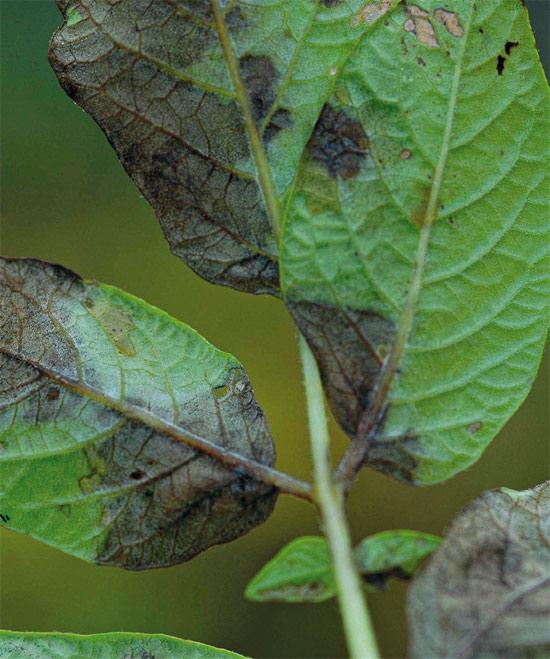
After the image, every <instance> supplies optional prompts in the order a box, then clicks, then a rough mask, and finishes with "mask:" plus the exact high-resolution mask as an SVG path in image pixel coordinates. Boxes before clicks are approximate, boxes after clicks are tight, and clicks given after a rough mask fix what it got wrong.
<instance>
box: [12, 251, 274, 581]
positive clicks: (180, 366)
mask: <svg viewBox="0 0 550 659" xmlns="http://www.w3.org/2000/svg"><path fill="white" fill-rule="evenodd" d="M212 447H213V448H216V447H218V448H219V447H222V448H223V449H224V450H225V451H226V452H231V454H232V455H234V454H238V455H240V456H244V457H245V458H248V459H249V460H254V461H255V462H257V463H262V464H264V465H271V464H272V463H273V460H274V449H273V445H272V440H271V435H270V433H269V430H268V428H267V425H266V421H265V418H264V416H263V413H262V411H261V410H260V408H259V407H258V404H257V403H256V400H255V398H254V395H253V393H252V390H251V387H250V382H249V380H248V378H247V376H246V374H245V372H244V370H243V368H242V366H241V365H240V364H239V362H237V360H236V359H235V358H234V357H232V356H231V355H228V354H226V353H223V352H220V351H219V350H217V349H216V348H214V347H213V346H212V345H211V344H209V343H208V342H207V341H206V340H204V339H203V338H202V337H200V336H199V335H198V334H197V333H196V332H194V331H193V330H192V329H191V328H189V327H187V326H186V325H183V324H182V323H180V322H178V321H176V320H174V319H172V318H170V317H169V316H167V315H166V314H165V313H163V312H161V311H159V310H158V309H156V308H154V307H152V306H150V305H148V304H146V303H144V302H143V301H141V300H139V299H137V298H134V297H132V296H130V295H128V294H126V293H124V292H122V291H120V290H118V289H115V288H112V287H109V286H105V285H102V284H98V283H95V282H87V281H83V280H81V279H80V278H79V277H78V276H77V275H75V274H74V273H72V272H69V271H68V270H66V269H64V268H62V267H60V266H54V265H49V264H45V263H42V262H39V261H34V260H26V259H14V260H11V259H2V260H0V510H1V511H2V513H3V514H5V515H7V516H9V522H8V523H7V527H8V528H10V529H13V530H17V531H22V532H25V533H29V534H31V535H33V536H34V537H36V538H39V539H40V540H42V541H44V542H47V543H49V544H52V545H54V546H56V547H59V548H61V549H63V550H64V551H66V552H69V553H71V554H74V555H76V556H79V557H81V558H84V559H86V560H90V561H95V562H98V563H103V564H108V565H116V566H120V567H125V568H129V569H144V568H149V567H160V566H167V565H172V564H174V563H178V562H181V561H185V560H188V559H190V558H192V557H193V556H195V555H196V554H197V553H199V552H200V551H202V550H204V549H206V548H208V547H210V546H211V545H213V544H217V543H220V542H228V541H230V540H233V539H235V538H237V537H238V536H240V535H242V534H243V533H245V532H247V531H249V530H250V529H251V528H253V527H254V526H255V525H257V524H259V523H261V522H262V521H264V520H265V519H266V518H267V517H268V516H269V514H270V513H271V511H272V509H273V505H274V502H275V498H276V491H275V490H274V489H273V488H272V487H269V486H267V485H264V484H262V483H259V482H257V481H256V480H254V479H252V478H250V477H248V476H246V475H244V474H243V473H240V472H239V471H235V470H233V469H232V468H230V467H228V466H224V465H222V464H220V463H219V462H218V461H216V460H214V459H213V458H212V457H209V455H208V453H209V450H210V448H212Z"/></svg>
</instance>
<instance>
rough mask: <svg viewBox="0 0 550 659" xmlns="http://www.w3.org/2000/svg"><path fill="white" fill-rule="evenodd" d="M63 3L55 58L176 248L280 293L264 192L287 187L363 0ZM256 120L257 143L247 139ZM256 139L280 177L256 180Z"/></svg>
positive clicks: (351, 41) (215, 269) (244, 282)
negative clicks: (344, 0)
mask: <svg viewBox="0 0 550 659" xmlns="http://www.w3.org/2000/svg"><path fill="white" fill-rule="evenodd" d="M57 4H58V6H59V8H60V10H61V11H62V12H63V14H64V17H65V22H64V24H63V25H62V26H61V28H60V29H59V30H58V31H57V32H56V34H55V35H54V37H53V40H52V43H51V48H50V60H51V64H52V66H53V69H54V71H55V73H56V75H57V77H58V78H59V81H60V83H61V85H62V86H63V88H64V89H65V90H66V91H67V93H68V94H69V95H70V96H71V97H72V98H73V99H74V100H75V101H76V102H77V103H78V104H79V105H80V106H81V107H82V108H83V109H84V110H86V112H88V113H89V114H90V115H91V116H92V117H93V118H94V119H95V121H96V122H97V123H98V124H99V125H100V126H101V128H102V129H103V131H104V132H105V134H106V135H107V137H108V139H109V141H110V142H111V143H112V145H113V146H114V148H115V149H116V151H117V154H118V156H119V158H120V160H121V161H122V164H123V165H124V167H125V168H126V170H127V172H128V173H129V174H130V176H131V177H132V178H133V180H134V181H135V182H136V184H137V185H138V186H139V188H140V189H141V191H142V192H143V194H144V195H145V197H146V198H147V199H148V200H149V202H150V203H151V205H152V206H153V208H154V209H155V211H156V213H157V215H158V218H159V220H160V223H161V225H162V227H163V230H164V233H165V235H166V238H167V240H168V242H169V243H170V246H171V249H172V251H173V252H174V253H175V254H177V255H178V256H180V257H181V258H182V259H184V260H185V261H186V262H187V263H188V264H189V265H190V266H191V267H192V268H193V269H194V270H195V271H196V272H198V273H199V274H200V275H202V276H203V277H205V278H206V279H208V280H210V281H212V282H215V283H219V284H226V285H229V286H233V287H235V288H238V289H241V290H245V291H250V292H255V293H259V292H271V293H277V291H278V264H277V251H278V250H277V245H276V241H275V239H274V236H273V233H272V230H271V223H276V222H275V220H273V218H271V220H272V221H271V222H270V221H269V220H268V216H267V213H266V208H268V207H269V206H270V205H269V203H264V199H266V198H267V197H269V198H273V199H272V203H271V207H272V208H273V207H274V206H276V205H277V203H278V202H279V201H282V200H283V198H284V196H285V194H286V192H287V191H288V189H289V188H290V187H291V185H292V181H293V178H294V175H295V172H296V168H297V166H298V163H299V161H300V158H301V155H302V152H303V149H304V146H305V144H306V143H307V141H308V138H309V136H310V134H311V131H312V129H313V126H314V125H315V122H316V121H317V119H318V117H319V113H320V111H321V108H322V106H323V104H324V102H325V100H326V99H327V98H328V97H329V96H330V95H331V93H332V88H333V83H334V80H335V78H334V71H336V70H337V69H338V67H340V66H341V65H342V64H343V62H344V61H345V60H346V58H347V57H348V56H349V54H350V53H351V52H352V50H353V48H354V47H355V45H356V43H357V41H358V40H359V39H360V38H361V37H362V35H364V34H365V32H366V31H367V29H368V28H370V24H371V23H372V22H373V21H374V19H373V20H371V21H370V22H369V23H366V22H362V23H361V24H360V25H356V26H352V19H353V17H354V15H355V14H354V12H355V11H356V7H355V6H356V5H358V3H357V2H354V3H351V4H353V5H354V7H355V8H354V7H352V6H349V3H319V2H312V1H311V0H292V2H278V3H263V2H254V3H251V2H247V1H244V0H242V1H241V0H237V1H236V2H229V3H227V2H222V1H221V0H212V1H211V0H192V1H189V0H154V2H151V0H117V1H116V2H114V1H113V0H80V1H77V0H57ZM216 7H217V8H218V10H219V16H218V19H219V20H218V21H216V20H215V11H214V8H216ZM224 30H225V31H227V33H228V34H229V39H226V40H225V46H224V47H222V43H223V40H222V39H220V35H221V34H222V32H223V31H224ZM232 65H234V66H232ZM243 95H244V97H248V105H249V108H250V115H251V116H250V122H249V126H248V128H247V124H246V122H245V121H244V120H243V116H244V115H243V109H242V108H243V104H242V97H243ZM254 123H255V124H256V126H257V130H258V133H259V140H258V144H259V146H258V145H256V147H254V146H252V147H249V143H250V144H251V143H252V142H251V137H250V126H252V127H253V126H254ZM262 142H263V147H262V146H261V144H262ZM264 149H265V151H266V152H267V160H268V162H269V166H270V168H271V173H270V175H269V176H268V177H267V178H268V179H272V184H273V187H274V190H267V191H266V189H265V186H266V185H267V187H268V188H269V182H268V183H266V181H263V183H262V184H261V185H260V184H258V183H257V180H258V181H259V182H260V183H261V176H259V174H258V172H259V165H258V163H259V161H260V160H261V159H262V157H264V158H265V155H264V156H262V154H259V151H263V150H264ZM260 188H261V190H260ZM276 214H277V213H276Z"/></svg>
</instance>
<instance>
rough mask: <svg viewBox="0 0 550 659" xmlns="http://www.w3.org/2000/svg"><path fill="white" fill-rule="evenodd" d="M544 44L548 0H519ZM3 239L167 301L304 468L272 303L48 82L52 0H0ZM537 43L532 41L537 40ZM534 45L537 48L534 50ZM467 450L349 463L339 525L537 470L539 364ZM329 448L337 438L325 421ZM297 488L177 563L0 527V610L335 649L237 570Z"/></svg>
mask: <svg viewBox="0 0 550 659" xmlns="http://www.w3.org/2000/svg"><path fill="white" fill-rule="evenodd" d="M488 1H490V0H488ZM527 4H528V6H529V8H530V11H531V15H532V20H533V22H534V24H535V29H536V32H537V38H538V41H539V48H540V49H541V52H542V53H543V55H544V53H546V52H547V48H548V8H549V3H548V0H535V1H534V2H528V3H527ZM0 8H1V12H2V13H1V23H0V25H1V46H2V72H1V73H2V89H1V92H2V108H1V120H2V138H3V161H4V162H3V164H4V171H3V179H2V186H1V192H2V221H1V222H2V223H1V225H0V228H1V233H0V239H1V251H2V253H3V254H8V255H14V256H15V255H17V256H36V257H40V258H42V259H46V260H49V261H54V262H60V263H63V264H64V265H66V266H68V267H69V268H72V269H74V270H75V271H76V272H78V273H80V274H81V275H83V276H85V277H92V278H96V279H99V280H101V281H104V282H108V283H111V284H115V285H117V286H120V287H121V288H123V289H126V290H128V291H130V292H131V293H133V294H135V295H138V296H140V297H143V298H144V299H146V300H147V301H148V302H151V303H152V304H155V305H157V306H159V307H161V308H162V309H165V310H166V311H168V312H169V313H171V314H172V315H173V316H175V317H176V318H179V319H181V320H183V321H185V322H187V323H189V324H190V325H191V326H192V327H194V328H196V329H197V330H198V331H199V332H200V333H201V334H203V335H204V336H205V337H207V338H208V339H209V340H210V341H212V342H213V343H214V344H215V345H216V346H218V347H220V348H221V349H223V350H226V351H228V352H231V353H233V354H235V355H236V356H237V357H238V358H239V359H240V360H241V361H242V362H243V363H244V365H245V367H246V368H247V370H248V373H249V375H250V377H251V380H252V383H253V385H254V387H255V390H256V393H257V397H258V399H259V401H260V403H261V405H262V406H263V409H264V410H265V412H266V414H267V417H268V419H269V421H270V425H271V428H272V431H273V433H274V436H275V438H276V442H277V446H278V453H279V459H278V466H279V467H280V468H282V469H285V470H288V471H290V472H292V473H293V474H296V475H297V476H299V477H302V478H309V477H310V460H309V454H308V441H307V434H306V431H307V429H306V415H305V407H304V398H303V394H302V388H301V375H300V367H299V361H298V354H297V349H296V341H295V334H294V330H293V327H292V323H291V322H290V320H289V317H288V315H287V313H286V312H285V309H284V308H283V306H282V304H281V303H280V302H278V301H276V300H274V299H271V298H269V297H253V296H248V295H245V294H240V293H236V292H234V291H232V290H230V289H226V288H218V287H215V286H213V285H210V284H208V283H206V282H204V281H203V280H201V279H199V277H197V276H196V275H194V274H193V273H192V272H191V271H190V270H189V269H188V268H187V267H186V266H185V264H184V263H183V262H182V261H180V260H179V259H177V258H176V257H173V256H171V254H170V252H169V250H168V246H167V244H166V243H165V241H164V239H163V236H162V234H161V230H160V228H159V225H158V223H157V221H156V219H155V218H154V215H153V213H152V211H151V209H150V208H149V207H148V205H147V203H146V202H145V200H144V199H142V198H141V197H140V195H139V193H138V191H137V190H136V189H135V188H134V186H133V184H132V183H131V182H130V179H129V178H127V176H126V174H125V173H124V171H123V170H122V167H121V166H120V165H119V164H118V162H117V160H116V157H115V154H114V152H113V151H112V150H111V147H110V146H109V145H108V144H107V141H106V140H105V138H104V137H103V135H102V133H101V132H100V130H99V128H97V127H96V125H95V124H94V123H93V121H92V120H91V119H90V118H89V117H88V116H87V115H85V114H84V113H83V112H82V111H81V110H80V109H79V108H78V107H77V106H75V105H74V104H73V103H72V102H71V101H70V100H69V99H68V98H67V97H66V96H65V94H64V93H63V92H62V90H61V89H60V88H59V87H58V84H57V81H56V79H55V77H54V75H53V73H52V71H51V70H50V68H49V65H48V62H47V48H48V41H49V38H50V36H51V34H52V32H53V31H54V30H55V28H56V26H57V25H58V24H59V21H60V15H59V13H58V11H57V9H56V7H55V3H54V2H53V0H0ZM543 59H544V57H543ZM546 60H548V57H547V56H546ZM547 366H548V364H547V360H546V361H545V362H544V363H543V365H542V368H541V371H540V374H539V377H538V380H537V382H536V384H535V387H534V388H533V390H532V392H531V394H530V396H529V398H528V399H527V401H526V402H525V404H524V405H523V407H522V408H521V410H520V411H519V413H518V414H516V416H515V417H514V418H513V419H512V420H511V421H510V422H509V423H508V425H507V426H506V428H505V429H504V430H503V431H502V432H501V433H500V435H499V437H497V439H496V440H495V441H494V443H493V444H492V446H491V447H490V448H489V449H488V450H487V452H486V453H485V455H484V457H483V459H482V460H481V461H480V462H479V463H478V464H477V465H476V466H474V467H473V468H471V469H470V470H469V471H468V472H466V473H463V474H461V475H459V476H457V477H456V478H454V479H453V480H451V481H450V482H448V483H446V484H444V485H440V486H436V487H431V488H429V489H413V488H411V487H409V486H407V485H403V484H401V483H397V482H395V481H393V480H390V479H389V478H386V477H384V476H381V475H379V474H377V473H374V472H372V471H369V470H365V471H364V472H363V474H362V476H361V477H360V479H359V482H358V484H357V487H356V488H355V490H354V491H353V494H352V496H351V499H350V506H349V512H350V519H351V524H352V527H353V534H354V537H355V539H357V540H359V539H361V538H362V537H364V536H365V535H367V534H370V533H374V532H377V531H382V530H384V529H393V528H413V529H420V530H423V531H428V532H433V533H442V532H443V530H444V529H445V526H446V525H447V524H448V523H449V521H450V520H451V518H452V517H453V515H454V514H455V513H456V512H457V511H458V510H459V509H460V508H461V507H462V506H463V505H464V504H466V503H467V502H468V501H470V500H471V499H473V498H474V497H476V496H477V495H479V494H480V493H481V492H482V491H483V490H486V489H488V488H492V487H496V486H500V485H505V486H507V487H511V488H517V489H522V488H527V487H530V486H532V485H534V484H536V483H539V482H541V481H543V480H544V479H545V478H546V477H547V475H548V462H549V460H548V458H549V455H548V448H549V447H548V406H547V392H548V368H547ZM332 436H333V438H334V454H335V457H338V456H339V455H340V454H341V452H342V451H343V450H344V448H345V446H346V444H347V440H346V438H345V437H344V436H343V435H342V433H341V432H340V431H339V430H338V429H337V428H336V426H335V425H334V424H333V426H332ZM317 532H318V527H317V522H316V519H315V515H314V514H313V511H312V509H310V507H309V506H308V505H307V504H304V503H301V502H299V501H296V500H293V499H291V498H289V497H281V498H280V500H279V503H278V505H277V509H276V512H275V514H274V515H273V516H272V517H271V519H270V520H269V521H268V522H267V523H266V524H264V525H263V526H261V527H259V528H258V529H256V530H255V531H253V532H252V533H250V534H249V535H247V536H245V537H244V538H241V539H240V540H238V541H236V542H234V543H232V544H229V545H224V546H221V547H215V548H213V549H211V550H209V551H207V552H206V553H204V554H202V555H201V556H199V557H198V558H196V559H195V560H193V561H192V562H190V563H187V564H184V565H180V566H178V567H174V568H170V569H163V570H156V571H150V572H148V573H146V572H141V573H131V572H124V571H122V570H118V569H114V568H106V567H97V566H93V565H88V564H86V563H84V562H81V561H79V560H77V559H75V558H72V557H70V556H66V555H64V554H62V553H61V552H59V551H55V550H53V549H51V548H49V547H47V546H45V545H42V544H40V543H38V542H36V541H34V540H32V539H30V538H27V537H24V536H20V535H18V534H15V533H10V532H8V531H6V530H1V531H0V543H1V544H0V577H1V581H0V626H1V627H2V628H4V629H13V630H35V631H46V630H48V631H49V630H57V631H66V632H68V631H71V632H80V633H93V632H104V631H115V630H126V631H140V632H162V633H167V634H172V635H175V636H179V637H182V638H189V639H194V640H200V641H204V642H207V643H211V644H213V645H218V646H221V647H226V648H230V649H233V650H236V651H239V652H242V653H244V654H247V655H248V656H254V657H308V658H309V657H341V656H344V655H345V645H344V639H343V635H342V631H341V627H340V622H339V615H338V611H337V606H336V603H333V602H332V603H331V602H329V603H326V604H319V605H303V606H300V605H260V604H251V603H248V602H246V601H245V600H244V599H243V597H242V592H243V589H244V586H245V584H246V583H247V581H248V579H250V578H251V577H252V575H254V573H255V572H256V571H257V569H258V568H259V567H260V566H262V565H263V564H264V563H265V562H266V560H268V559H269V558H270V557H271V556H272V555H273V553H274V552H275V551H276V550H277V549H278V548H280V547H281V546H283V545H284V544H285V543H286V542H288V541H289V540H291V539H292V538H294V537H295V536H297V535H300V534H305V533H317ZM405 594H406V586H405V585H403V584H393V585H392V586H391V587H390V589H389V591H388V592H387V593H385V594H380V595H373V596H371V597H370V598H369V604H370V608H371V610H372V615H373V617H374V623H375V627H376V629H377V632H378V635H379V640H380V645H381V648H382V651H383V654H384V656H385V657H396V658H397V657H403V656H404V653H405V647H406V631H405V612H404V603H405Z"/></svg>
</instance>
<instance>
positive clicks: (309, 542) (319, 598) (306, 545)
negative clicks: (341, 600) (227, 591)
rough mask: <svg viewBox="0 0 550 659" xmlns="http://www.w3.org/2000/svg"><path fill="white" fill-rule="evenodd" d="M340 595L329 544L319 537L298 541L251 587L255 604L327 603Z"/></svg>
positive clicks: (250, 594) (263, 570)
mask: <svg viewBox="0 0 550 659" xmlns="http://www.w3.org/2000/svg"><path fill="white" fill-rule="evenodd" d="M335 595H336V583H335V581H334V576H333V572H332V564H331V559H330V553H329V549H328V545H327V542H326V540H325V539H324V538H321V537H319V536H304V537H302V538H296V539H295V540H293V541H292V542H290V543H289V544H288V545H287V546H286V547H284V548H283V549H281V551H280V552H279V553H278V554H277V555H276V556H275V557H274V558H273V559H272V560H271V561H269V563H267V564H266V565H265V566H264V567H263V568H262V569H261V570H260V571H259V572H258V574H257V575H256V576H255V577H254V579H252V581H251V582H250V583H249V584H248V586H247V588H246V591H245V596H246V597H247V599H249V600H252V601H254V602H324V601H325V600H327V599H330V598H331V597H334V596H335Z"/></svg>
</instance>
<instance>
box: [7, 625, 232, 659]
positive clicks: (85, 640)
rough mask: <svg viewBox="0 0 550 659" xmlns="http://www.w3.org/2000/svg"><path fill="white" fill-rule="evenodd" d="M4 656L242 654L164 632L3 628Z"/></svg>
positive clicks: (200, 657)
mask: <svg viewBox="0 0 550 659" xmlns="http://www.w3.org/2000/svg"><path fill="white" fill-rule="evenodd" d="M0 657H1V658H2V659H8V658H10V657H11V658H13V659H16V658H17V657H27V658H28V659H67V658H74V659H77V658H78V657H89V659H118V658H119V657H162V658H163V659H223V658H224V657H225V658H226V659H230V658H231V657H234V658H238V657H241V655H240V654H235V653H234V652H228V651H227V650H220V649H219V648H213V647H210V646H209V645H204V644H203V643H196V642H194V641H183V640H181V639H179V638H174V637H173V636H165V635H164V634H135V633H127V632H112V633H109V634H90V635H89V636H82V635H80V634H60V633H58V632H55V633H54V632H52V633H44V632H8V631H0Z"/></svg>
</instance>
